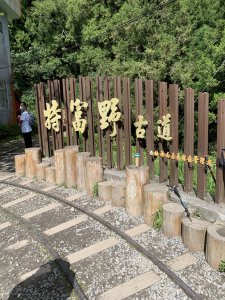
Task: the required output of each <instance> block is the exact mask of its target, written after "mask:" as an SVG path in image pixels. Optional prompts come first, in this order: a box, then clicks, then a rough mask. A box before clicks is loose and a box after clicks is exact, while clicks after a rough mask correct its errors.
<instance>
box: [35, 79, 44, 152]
mask: <svg viewBox="0 0 225 300" xmlns="http://www.w3.org/2000/svg"><path fill="white" fill-rule="evenodd" d="M34 93H35V98H36V110H37V124H38V140H39V145H40V147H41V151H42V153H43V137H42V128H41V127H42V125H43V124H42V123H41V113H43V112H41V110H40V98H39V96H40V95H39V92H38V85H37V84H35V85H34Z"/></svg>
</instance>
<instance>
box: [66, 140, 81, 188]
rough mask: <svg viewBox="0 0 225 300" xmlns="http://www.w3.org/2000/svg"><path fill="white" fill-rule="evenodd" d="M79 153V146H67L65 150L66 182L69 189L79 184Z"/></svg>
mask: <svg viewBox="0 0 225 300" xmlns="http://www.w3.org/2000/svg"><path fill="white" fill-rule="evenodd" d="M78 151H79V147H78V146H67V147H65V148H64V155H65V157H64V158H65V166H64V168H65V182H66V185H67V187H72V186H73V187H75V186H76V184H77V174H76V160H77V159H76V155H77V153H78Z"/></svg>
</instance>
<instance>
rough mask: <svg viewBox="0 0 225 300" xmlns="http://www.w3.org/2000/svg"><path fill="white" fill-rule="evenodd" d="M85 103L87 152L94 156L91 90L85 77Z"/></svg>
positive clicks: (88, 80) (89, 82) (87, 78)
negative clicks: (86, 107) (86, 105)
mask: <svg viewBox="0 0 225 300" xmlns="http://www.w3.org/2000/svg"><path fill="white" fill-rule="evenodd" d="M85 80H86V97H87V99H86V101H87V103H88V110H87V122H88V143H89V147H88V148H89V151H90V152H91V155H92V156H95V130H94V110H93V100H92V88H91V80H90V77H86V78H85Z"/></svg>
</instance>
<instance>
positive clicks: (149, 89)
mask: <svg viewBox="0 0 225 300" xmlns="http://www.w3.org/2000/svg"><path fill="white" fill-rule="evenodd" d="M153 93H154V87H153V80H145V102H146V104H145V105H146V120H147V121H148V126H147V128H146V147H147V164H148V166H149V172H150V179H153V178H154V177H155V171H154V157H153V156H150V155H149V152H150V151H154V148H155V145H154V98H153V95H154V94H153Z"/></svg>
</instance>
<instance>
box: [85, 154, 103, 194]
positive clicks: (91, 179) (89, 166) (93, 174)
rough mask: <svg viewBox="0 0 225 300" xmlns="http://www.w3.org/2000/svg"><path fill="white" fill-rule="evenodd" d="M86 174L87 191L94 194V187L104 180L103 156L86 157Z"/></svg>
mask: <svg viewBox="0 0 225 300" xmlns="http://www.w3.org/2000/svg"><path fill="white" fill-rule="evenodd" d="M86 174H87V176H86V187H87V192H88V193H89V194H90V195H93V189H94V187H95V185H97V184H98V182H101V181H102V180H103V166H102V158H101V157H97V156H96V157H89V158H87V159H86ZM96 188H97V187H96Z"/></svg>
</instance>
